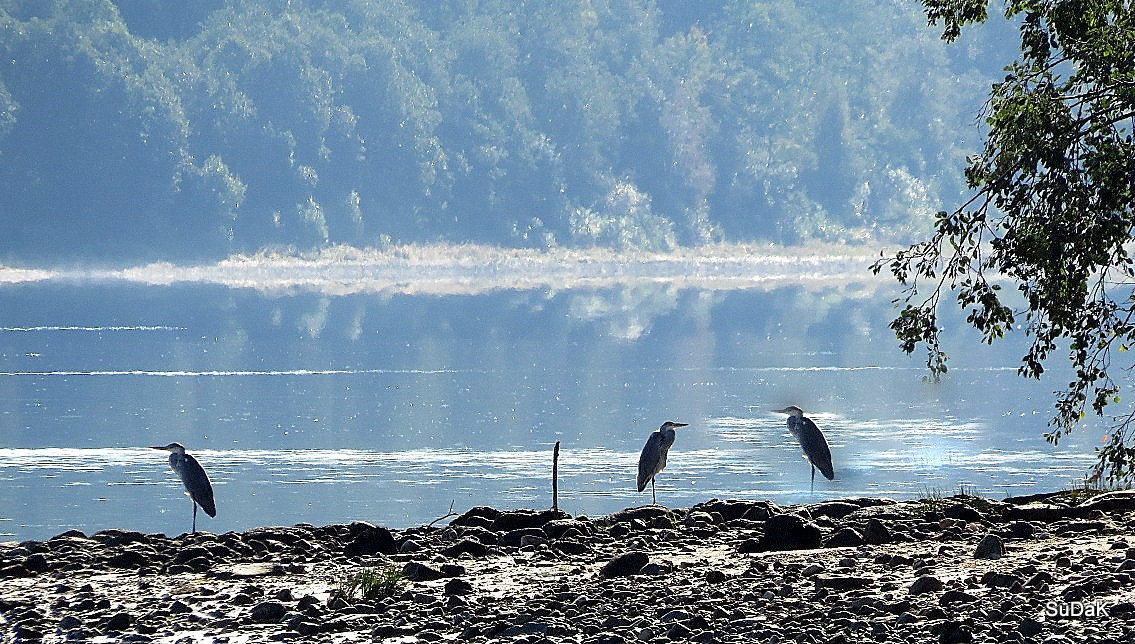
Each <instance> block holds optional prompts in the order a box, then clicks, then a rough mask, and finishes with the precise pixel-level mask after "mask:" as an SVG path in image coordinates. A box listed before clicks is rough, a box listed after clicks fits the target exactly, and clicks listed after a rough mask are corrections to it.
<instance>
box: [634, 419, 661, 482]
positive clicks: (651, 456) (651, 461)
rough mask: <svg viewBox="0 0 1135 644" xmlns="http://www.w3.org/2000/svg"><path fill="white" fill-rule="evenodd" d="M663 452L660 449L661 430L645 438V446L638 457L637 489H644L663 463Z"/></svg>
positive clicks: (659, 470)
mask: <svg viewBox="0 0 1135 644" xmlns="http://www.w3.org/2000/svg"><path fill="white" fill-rule="evenodd" d="M664 458H665V452H664V451H663V449H662V432H654V433H652V434H651V435H650V438H648V439H646V446H645V447H643V448H642V454H640V455H639V457H638V491H639V492H642V491H643V490H644V489H646V484H647V483H649V482H650V479H652V478H654V475H655V474H658V473H659V472H661V471H662V467H663V465H665V461H664V460H663V459H664Z"/></svg>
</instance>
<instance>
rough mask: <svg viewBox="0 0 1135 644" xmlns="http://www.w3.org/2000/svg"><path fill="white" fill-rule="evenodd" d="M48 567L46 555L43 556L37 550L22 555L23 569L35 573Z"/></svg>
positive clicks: (46, 569)
mask: <svg viewBox="0 0 1135 644" xmlns="http://www.w3.org/2000/svg"><path fill="white" fill-rule="evenodd" d="M49 568H50V566H49V565H48V563H47V557H44V556H43V555H41V554H39V553H38V552H37V553H34V554H30V555H28V556H27V557H24V570H27V571H29V572H33V573H36V572H47V571H48V569H49Z"/></svg>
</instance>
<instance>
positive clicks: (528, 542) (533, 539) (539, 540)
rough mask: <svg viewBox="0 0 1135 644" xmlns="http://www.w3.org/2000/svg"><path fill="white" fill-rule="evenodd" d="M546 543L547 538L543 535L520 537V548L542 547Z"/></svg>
mask: <svg viewBox="0 0 1135 644" xmlns="http://www.w3.org/2000/svg"><path fill="white" fill-rule="evenodd" d="M546 543H548V537H546V536H544V535H523V536H521V537H520V547H528V546H536V545H543V544H546Z"/></svg>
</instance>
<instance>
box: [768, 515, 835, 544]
mask: <svg viewBox="0 0 1135 644" xmlns="http://www.w3.org/2000/svg"><path fill="white" fill-rule="evenodd" d="M821 534H822V533H821V532H820V528H819V526H817V525H816V524H815V523H812V522H811V521H805V520H804V519H803V518H801V517H800V516H799V515H796V514H778V515H776V516H773V517H771V518H770V519H769V520H768V521H766V522H765V533H764V536H763V537H761V539H760V541H759V543H760V546H761V548H762V550H765V551H770V550H812V549H815V548H819V547H820V537H821Z"/></svg>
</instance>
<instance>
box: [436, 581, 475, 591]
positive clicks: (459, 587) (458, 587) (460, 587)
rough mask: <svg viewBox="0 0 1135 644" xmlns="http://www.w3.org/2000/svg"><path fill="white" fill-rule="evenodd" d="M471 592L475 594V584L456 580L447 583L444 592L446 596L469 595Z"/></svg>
mask: <svg viewBox="0 0 1135 644" xmlns="http://www.w3.org/2000/svg"><path fill="white" fill-rule="evenodd" d="M471 592H473V584H471V583H469V582H467V581H465V580H464V579H456V578H454V579H450V580H449V581H447V582H445V588H444V589H443V590H442V593H443V594H445V595H468V594H469V593H471Z"/></svg>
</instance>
